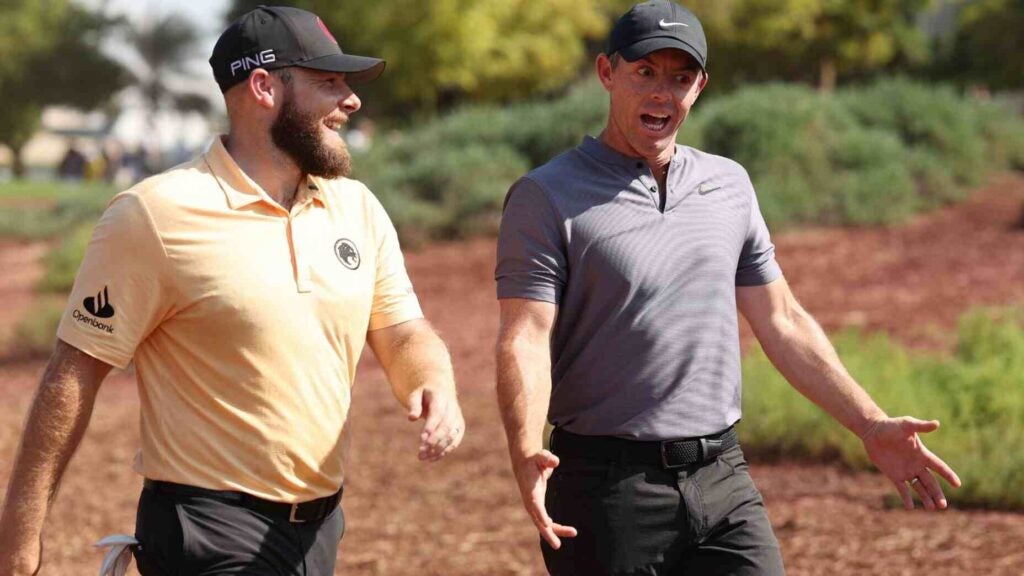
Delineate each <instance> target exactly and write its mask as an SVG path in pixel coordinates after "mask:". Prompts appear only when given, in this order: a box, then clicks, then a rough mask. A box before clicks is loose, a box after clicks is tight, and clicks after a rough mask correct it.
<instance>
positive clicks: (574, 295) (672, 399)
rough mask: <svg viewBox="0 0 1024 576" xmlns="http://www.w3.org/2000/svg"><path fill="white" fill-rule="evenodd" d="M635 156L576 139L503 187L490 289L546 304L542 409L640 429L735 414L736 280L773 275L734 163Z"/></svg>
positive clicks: (559, 416) (764, 234)
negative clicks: (548, 338) (663, 172)
mask: <svg viewBox="0 0 1024 576" xmlns="http://www.w3.org/2000/svg"><path fill="white" fill-rule="evenodd" d="M667 182H668V186H667V188H668V193H667V198H666V202H665V208H664V212H662V211H661V209H660V206H659V204H660V202H659V193H658V188H657V182H656V180H655V178H654V176H653V174H652V173H651V171H650V169H649V168H648V167H647V164H646V163H644V162H643V161H642V160H638V159H637V158H630V157H627V156H624V155H622V154H620V153H618V152H616V151H615V150H613V149H611V148H609V147H608V146H606V145H605V144H604V143H602V142H601V141H599V140H597V139H594V138H590V137H587V138H585V139H584V140H583V142H582V143H581V144H580V145H579V146H578V147H577V148H575V149H573V150H570V151H568V152H565V153H563V154H561V155H560V156H558V157H556V158H555V159H553V160H552V161H551V162H549V163H547V164H545V165H544V166H541V167H540V168H537V169H536V170H533V171H531V172H530V173H529V174H527V175H526V176H524V177H523V178H521V179H520V180H519V181H517V182H516V183H515V184H514V185H513V186H512V188H511V189H510V190H509V193H508V197H507V198H506V200H505V210H504V214H503V216H502V221H501V231H500V233H499V239H498V260H497V270H496V272H495V277H496V279H497V283H498V284H497V286H498V298H527V299H532V300H541V301H544V302H551V303H554V304H557V305H558V307H559V309H558V317H557V320H556V322H555V327H554V334H553V336H552V342H551V361H552V367H551V378H552V393H551V405H550V409H549V411H548V420H549V421H550V422H551V423H552V424H554V425H556V426H561V427H564V428H565V429H566V430H569V431H570V432H574V433H576V434H586V435H609V436H619V437H623V438H631V439H639V440H664V439H669V438H681V437H688V436H703V435H706V434H711V433H713V432H717V431H720V430H722V429H724V428H726V427H728V426H729V425H730V424H733V423H735V422H736V421H737V420H739V418H740V350H739V331H738V326H737V318H736V286H753V285H762V284H767V283H769V282H772V281H773V280H775V279H777V278H779V277H781V275H782V271H781V270H780V268H779V266H778V264H777V263H776V262H775V248H774V246H773V245H772V242H771V238H770V237H769V234H768V228H767V227H766V226H765V223H764V218H763V217H762V216H761V212H760V209H759V208H758V205H757V198H756V196H755V194H754V188H753V185H752V184H751V182H750V178H749V177H748V176H747V172H746V170H744V169H743V167H742V166H740V165H739V164H737V163H736V162H733V161H732V160H729V159H727V158H723V157H721V156H715V155H712V154H707V153H704V152H701V151H699V150H695V149H693V148H689V147H686V146H677V147H676V153H675V156H673V158H672V162H671V165H670V166H669V172H668V180H667Z"/></svg>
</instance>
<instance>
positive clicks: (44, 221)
mask: <svg viewBox="0 0 1024 576" xmlns="http://www.w3.org/2000/svg"><path fill="white" fill-rule="evenodd" d="M114 192H115V190H114V189H113V188H112V187H110V186H107V185H105V184H69V183H63V182H38V181H13V182H6V183H3V184H0V238H11V239H18V240H44V239H47V238H53V237H55V236H58V235H60V234H62V233H64V232H66V231H67V230H69V229H71V228H73V227H75V226H76V225H78V224H81V223H85V222H90V223H93V222H95V221H96V220H97V219H98V218H99V215H100V214H102V213H103V209H104V208H105V207H106V206H107V203H108V202H109V201H110V198H111V197H112V196H113V195H114Z"/></svg>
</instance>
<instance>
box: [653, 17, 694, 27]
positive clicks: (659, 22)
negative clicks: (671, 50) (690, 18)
mask: <svg viewBox="0 0 1024 576" xmlns="http://www.w3.org/2000/svg"><path fill="white" fill-rule="evenodd" d="M658 26H661V27H662V28H671V27H673V26H686V27H687V28H689V27H690V25H689V24H684V23H682V22H665V19H664V18H662V19H661V20H660V21H658Z"/></svg>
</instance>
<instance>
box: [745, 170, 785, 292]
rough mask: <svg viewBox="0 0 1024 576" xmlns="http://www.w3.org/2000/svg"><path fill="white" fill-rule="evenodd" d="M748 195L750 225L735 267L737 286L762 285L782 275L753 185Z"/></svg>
mask: <svg viewBox="0 0 1024 576" xmlns="http://www.w3.org/2000/svg"><path fill="white" fill-rule="evenodd" d="M750 196H751V199H750V225H749V228H748V229H747V237H746V239H745V240H744V242H743V251H742V252H741V253H740V260H739V265H738V266H737V267H736V285H737V286H762V285H764V284H768V283H770V282H773V281H775V280H777V279H778V278H780V277H781V276H782V268H780V267H779V264H778V263H777V262H776V261H775V245H774V244H772V239H771V235H770V234H769V233H768V225H767V224H765V221H764V216H763V215H762V214H761V207H760V206H759V205H758V203H757V194H756V193H755V192H754V187H753V185H751V187H750Z"/></svg>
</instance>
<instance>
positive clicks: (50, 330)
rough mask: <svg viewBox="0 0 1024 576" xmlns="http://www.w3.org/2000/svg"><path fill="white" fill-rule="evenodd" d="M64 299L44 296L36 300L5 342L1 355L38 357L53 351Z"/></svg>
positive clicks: (6, 356)
mask: <svg viewBox="0 0 1024 576" xmlns="http://www.w3.org/2000/svg"><path fill="white" fill-rule="evenodd" d="M64 305H65V302H64V299H63V298H60V297H44V298H40V299H39V300H37V301H36V302H35V303H34V304H33V305H32V306H31V307H29V309H28V310H27V311H25V315H24V316H23V317H22V320H21V321H20V322H19V323H18V325H17V327H16V328H15V329H14V333H13V335H12V336H11V340H10V342H7V343H6V346H5V347H4V350H3V354H2V355H3V357H5V358H11V357H17V358H22V357H40V356H47V355H49V354H50V353H51V352H53V346H54V344H55V343H56V341H57V326H58V325H59V324H60V319H61V316H62V315H63V314H64Z"/></svg>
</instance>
